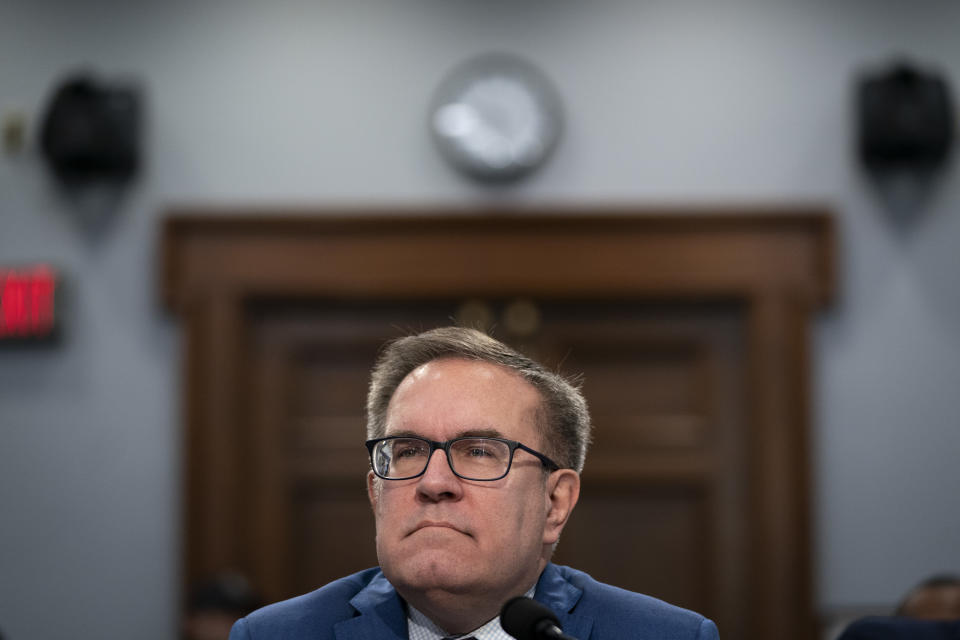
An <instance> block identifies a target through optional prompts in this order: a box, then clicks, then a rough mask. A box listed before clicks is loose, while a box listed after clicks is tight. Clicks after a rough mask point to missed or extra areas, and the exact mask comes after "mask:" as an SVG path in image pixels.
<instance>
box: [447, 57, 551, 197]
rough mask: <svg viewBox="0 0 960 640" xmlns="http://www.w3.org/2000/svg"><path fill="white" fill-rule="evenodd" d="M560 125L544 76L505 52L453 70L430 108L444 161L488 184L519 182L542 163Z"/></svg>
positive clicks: (533, 67) (525, 62) (476, 59)
mask: <svg viewBox="0 0 960 640" xmlns="http://www.w3.org/2000/svg"><path fill="white" fill-rule="evenodd" d="M562 120H563V115H562V108H561V105H560V98H559V96H558V94H557V91H556V90H555V89H554V88H553V85H552V84H551V83H550V81H549V80H548V79H547V77H546V76H545V75H544V74H543V72H541V71H540V70H539V69H537V68H536V67H535V66H534V65H532V64H531V63H529V62H527V61H526V60H523V59H522V58H519V57H517V56H513V55H510V54H505V53H492V54H485V55H482V56H479V57H476V58H472V59H470V60H467V61H466V62H464V63H462V64H460V65H459V66H457V67H456V68H454V69H453V71H451V72H450V74H449V75H448V76H447V77H446V78H444V80H443V81H442V82H441V84H440V86H439V88H438V89H437V92H436V95H435V96H434V99H433V103H432V106H431V109H430V129H431V131H432V133H433V138H434V140H435V141H436V143H437V145H438V147H439V148H440V151H441V153H442V154H443V156H444V157H445V158H446V159H447V160H449V161H450V162H451V163H452V164H453V166H455V167H456V168H457V169H459V170H460V171H462V172H464V173H466V174H467V175H469V176H472V177H474V178H479V179H482V180H490V181H505V180H512V179H515V178H519V177H520V176H523V175H525V174H527V173H529V172H531V171H532V170H533V169H535V168H537V167H539V166H540V165H541V164H543V162H544V161H545V160H546V159H547V158H548V157H549V155H550V153H551V152H552V151H553V149H554V147H555V146H556V143H557V139H558V138H559V136H560V130H561V127H562Z"/></svg>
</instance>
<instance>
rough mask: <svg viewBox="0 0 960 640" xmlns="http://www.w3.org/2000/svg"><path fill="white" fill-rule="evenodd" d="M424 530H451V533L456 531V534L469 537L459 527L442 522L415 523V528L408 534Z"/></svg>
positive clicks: (425, 521)
mask: <svg viewBox="0 0 960 640" xmlns="http://www.w3.org/2000/svg"><path fill="white" fill-rule="evenodd" d="M424 529H451V530H453V531H456V532H457V533H462V534H464V535H470V534H468V533H467V532H466V531H464V530H463V529H461V528H460V527H457V526H455V525H453V524H452V523H450V522H446V521H444V520H423V521H421V522H419V523H417V526H415V527H414V528H413V530H412V531H411V532H410V533H411V534H412V533H416V532H417V531H422V530H424Z"/></svg>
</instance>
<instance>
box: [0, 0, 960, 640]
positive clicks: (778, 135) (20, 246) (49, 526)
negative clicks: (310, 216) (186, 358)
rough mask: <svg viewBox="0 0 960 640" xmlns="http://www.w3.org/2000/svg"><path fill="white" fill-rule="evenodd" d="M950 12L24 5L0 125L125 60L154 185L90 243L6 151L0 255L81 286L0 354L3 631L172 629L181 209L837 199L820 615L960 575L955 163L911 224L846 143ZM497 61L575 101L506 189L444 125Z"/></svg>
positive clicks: (468, 4) (917, 8)
mask: <svg viewBox="0 0 960 640" xmlns="http://www.w3.org/2000/svg"><path fill="white" fill-rule="evenodd" d="M958 25H960V4H957V3H956V2H953V1H951V0H942V1H924V2H918V3H901V2H893V1H892V0H890V1H878V0H870V1H868V0H858V1H852V2H846V3H829V2H823V1H820V2H805V3H802V2H790V3H786V2H763V1H761V0H730V1H727V2H709V1H707V0H691V1H672V2H668V1H666V0H661V1H659V2H652V1H650V2H644V1H641V0H597V1H595V2H589V3H588V2H573V1H571V0H483V1H480V0H405V1H399V2H398V1H395V0H394V1H388V0H337V1H334V0H329V1H323V0H311V1H309V2H308V1H307V0H275V1H273V2H267V1H265V0H257V1H253V0H250V1H246V2H226V1H205V2H203V1H196V2H187V1H186V0H176V1H173V2H167V3H148V2H146V1H138V0H128V1H126V2H121V1H119V0H113V1H110V0H98V1H95V0H87V1H75V2H70V1H67V0H59V1H58V0H4V2H3V3H2V4H0V114H2V112H4V111H7V110H9V109H11V108H16V107H19V108H23V109H25V110H27V112H28V114H29V115H31V116H32V118H33V120H32V123H33V125H34V126H35V125H36V120H37V119H38V118H39V115H40V108H41V106H42V105H43V104H44V101H45V99H46V96H47V93H48V91H49V90H50V87H51V86H52V84H53V82H54V80H55V79H56V78H57V77H58V76H59V75H60V74H61V73H62V72H64V71H65V70H68V69H71V68H74V67H76V66H77V65H80V64H89V65H92V66H93V68H95V69H97V70H99V71H101V72H103V73H105V74H107V75H111V74H133V75H135V76H137V77H139V78H140V80H141V81H142V83H143V85H144V87H145V89H146V92H147V95H148V97H149V122H150V126H149V135H148V138H149V144H148V147H147V162H146V167H145V170H144V173H143V175H142V177H141V178H140V180H139V181H138V182H137V184H136V187H135V188H134V189H133V190H132V191H131V192H130V193H128V194H127V197H126V198H125V200H124V201H123V203H122V207H121V210H120V213H119V215H118V217H117V219H116V221H115V222H114V224H112V225H111V226H110V227H109V228H107V229H106V230H105V231H103V232H100V233H91V232H87V231H84V230H83V229H82V226H81V225H79V224H77V222H76V220H75V218H76V216H77V212H76V205H74V204H71V203H70V202H69V201H68V200H66V199H65V198H64V197H63V196H62V195H61V194H59V193H58V192H57V191H55V190H54V189H53V188H52V187H51V184H50V181H49V179H48V177H47V175H46V173H45V171H44V170H43V168H42V166H41V164H40V160H39V158H38V155H37V153H36V150H35V149H34V148H30V149H28V150H27V151H25V152H24V153H22V154H19V155H8V154H0V263H2V264H11V263H20V262H34V261H41V260H51V261H53V262H55V263H56V264H58V265H60V266H61V267H62V268H63V269H64V270H65V272H66V273H67V275H68V277H69V279H70V289H71V291H70V298H71V300H70V302H71V304H70V305H69V309H68V314H67V319H66V320H67V335H66V336H65V340H64V342H63V344H61V345H60V346H58V347H55V348H31V349H19V350H13V351H10V350H4V351H0V629H3V630H4V632H5V633H6V634H7V636H9V638H12V639H13V640H20V639H26V638H30V639H32V638H67V637H71V638H91V639H93V638H97V639H100V638H124V637H137V638H141V639H144V640H151V639H156V640H161V639H168V638H171V637H173V636H174V635H175V623H174V620H173V618H174V611H175V605H176V601H177V594H176V585H177V573H176V567H177V566H178V558H179V549H178V544H179V542H178V541H179V531H180V529H179V520H178V519H179V513H178V495H179V493H178V492H179V484H178V483H179V477H180V467H179V464H180V462H179V460H180V453H179V452H180V449H179V445H180V442H179V431H178V425H179V413H178V411H179V410H178V406H179V382H178V376H179V371H180V370H179V366H180V365H179V357H178V356H179V344H178V337H177V332H176V327H175V324H174V322H173V321H172V319H171V318H170V317H169V316H168V315H167V314H166V313H165V312H163V311H162V310H161V309H160V307H159V302H158V300H157V297H158V296H157V290H156V282H157V281H156V274H155V271H154V266H155V256H154V252H155V250H156V247H157V240H158V237H157V229H158V222H159V220H160V218H161V216H162V213H163V211H164V210H165V208H166V207H168V206H169V205H170V204H174V203H176V204H184V203H191V204H195V203H197V204H211V205H224V204H227V205H229V204H250V203H268V204H278V205H291V204H299V205H307V206H329V205H334V204H337V203H363V204H368V203H380V204H384V205H393V204H404V203H406V204H410V203H415V204H424V203H427V204H429V203H450V202H455V203H477V202H486V201H511V202H543V201H549V202H567V203H604V202H616V203H637V204H640V205H650V204H656V203H664V202H666V203H682V204H697V203H703V204H715V203H718V202H720V203H723V202H736V203H740V202H754V201H756V202H764V203H779V202H786V203H790V202H798V201H803V202H806V201H816V202H826V203H828V204H830V205H832V206H833V207H834V209H835V210H836V212H837V214H838V227H839V232H840V264H839V273H840V298H839V302H838V304H837V305H836V306H835V307H834V308H833V309H831V310H829V311H828V312H826V313H825V314H824V315H823V316H822V317H821V319H820V321H819V322H818V325H817V327H816V330H815V336H814V338H815V344H816V354H815V360H814V363H813V374H814V376H815V384H814V396H815V397H814V398H813V401H814V418H815V424H814V445H815V446H814V454H815V458H814V479H815V487H814V489H815V493H814V495H815V499H816V504H815V517H816V523H815V541H816V553H815V557H816V560H817V569H816V572H817V573H816V575H817V585H818V590H817V595H816V600H817V603H818V605H819V606H820V607H821V608H822V609H823V610H830V609H833V608H837V607H844V606H857V605H884V604H890V603H893V602H894V601H895V600H896V599H897V598H898V596H899V595H900V594H901V593H902V592H903V591H904V590H905V589H906V588H907V587H908V586H909V585H910V584H912V583H913V582H914V581H916V580H918V579H919V578H921V577H922V576H924V575H925V574H927V573H930V572H932V571H935V570H943V569H954V570H958V569H960V544H958V542H960V508H958V507H960V504H958V503H960V500H958V499H957V498H956V487H957V486H960V465H958V464H957V463H956V457H957V452H958V451H960V425H958V419H957V386H958V385H957V380H958V378H960V287H958V286H957V282H956V280H957V277H958V276H960V257H958V256H960V252H958V251H957V248H956V244H957V238H958V237H960V211H958V209H960V180H958V169H957V168H956V165H954V167H952V168H951V169H949V170H948V172H947V173H946V175H945V176H944V179H943V180H942V181H941V184H940V185H939V189H938V190H937V192H936V193H935V194H934V197H933V199H932V202H931V204H930V205H929V207H928V209H927V211H926V212H925V213H924V214H923V215H922V216H920V217H918V219H916V220H915V221H914V223H913V224H910V225H896V224H893V223H891V222H889V220H888V218H887V217H885V215H884V213H883V211H882V209H881V207H880V206H879V204H878V199H877V197H876V195H875V193H874V192H873V191H872V190H871V188H870V186H869V185H868V184H867V183H866V181H865V180H864V179H863V177H862V175H861V174H860V172H859V171H858V169H857V167H856V163H855V162H854V160H853V158H852V152H851V140H852V125H851V122H852V121H851V114H850V100H851V82H852V77H853V74H854V73H855V71H857V70H858V69H859V68H861V66H862V65H864V64H865V63H876V62H883V61H885V60H887V59H888V58H889V56H891V55H892V54H894V53H898V52H903V53H906V54H910V55H912V56H915V57H916V58H918V59H920V60H923V61H930V62H934V63H937V64H938V65H939V66H940V68H941V69H942V70H943V71H944V72H945V73H946V74H947V76H948V77H949V79H950V80H951V82H952V83H953V86H954V87H958V86H960V37H957V28H958ZM496 49H505V50H509V51H513V52H516V53H519V54H522V55H524V56H526V57H528V58H529V59H531V60H532V61H534V62H535V63H537V64H539V65H540V66H541V67H542V68H543V69H544V70H545V71H546V72H547V73H548V74H549V75H550V76H552V78H553V79H554V81H555V83H556V84H557V86H558V88H559V90H560V92H561V93H562V95H563V97H564V100H565V104H566V108H567V117H568V122H567V129H566V132H565V138H564V140H563V141H562V142H561V145H560V147H559V148H558V151H557V154H556V156H555V158H554V159H553V160H552V161H551V162H550V164H549V165H548V166H546V167H545V168H544V169H543V170H542V171H541V172H540V173H538V174H536V175H534V176H533V177H532V178H531V179H529V180H528V181H526V182H523V183H521V184H519V185H516V186H514V187H509V188H505V189H496V190H493V191H487V190H485V189H482V188H479V187H477V186H474V185H471V184H469V183H467V182H465V181H464V180H462V179H460V178H459V177H458V176H457V175H455V174H454V173H452V172H451V171H450V170H449V169H448V168H447V167H446V166H445V165H444V164H443V163H442V161H441V160H440V159H439V158H438V156H437V154H436V153H435V152H434V149H433V148H432V147H431V143H430V140H429V137H428V136H427V134H426V131H425V118H426V106H427V103H428V101H429V98H430V93H431V91H432V89H433V88H434V87H435V86H436V84H437V82H438V81H439V79H440V77H441V76H442V74H443V73H444V72H445V71H446V70H447V69H449V68H450V67H451V66H452V65H453V64H455V63H457V62H459V61H461V60H463V59H464V58H466V57H468V56H470V55H472V54H475V53H479V52H484V51H489V50H496Z"/></svg>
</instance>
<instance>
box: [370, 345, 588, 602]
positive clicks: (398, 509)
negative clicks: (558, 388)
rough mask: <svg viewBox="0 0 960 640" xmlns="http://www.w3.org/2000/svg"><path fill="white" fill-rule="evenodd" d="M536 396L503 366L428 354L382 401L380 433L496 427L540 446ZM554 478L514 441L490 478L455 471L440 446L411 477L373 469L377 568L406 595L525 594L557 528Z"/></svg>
mask: <svg viewBox="0 0 960 640" xmlns="http://www.w3.org/2000/svg"><path fill="white" fill-rule="evenodd" d="M539 404H540V396H539V394H538V393H537V391H536V390H535V389H534V388H533V386H531V385H530V384H529V383H528V382H526V381H525V380H523V379H522V378H520V377H519V376H517V375H515V374H514V373H512V372H510V371H509V370H507V369H504V368H501V367H498V366H496V365H492V364H489V363H484V362H475V361H469V360H462V359H453V358H447V359H441V360H434V361H432V362H429V363H427V364H425V365H423V366H421V367H419V368H418V369H415V370H414V371H413V372H411V373H410V374H409V375H408V376H407V377H406V378H405V379H404V380H403V382H402V383H401V384H400V386H399V387H398V388H397V390H396V392H395V393H394V396H393V398H392V399H391V401H390V406H389V408H388V410H387V423H386V435H417V436H422V437H424V438H429V439H431V440H438V441H444V440H450V439H452V438H456V437H458V436H464V435H480V436H499V437H503V438H508V439H511V440H518V441H520V442H522V443H523V444H525V445H527V446H529V447H531V448H533V449H536V450H538V451H543V448H544V447H543V442H542V440H541V438H540V435H539V430H538V429H537V426H536V422H535V419H536V410H537V407H538V406H539ZM560 473H563V472H560ZM566 473H568V474H572V473H573V472H570V471H567V472H566ZM551 484H553V483H552V482H551V481H550V480H549V479H548V480H545V477H544V473H543V470H542V466H541V464H540V462H539V461H538V460H537V459H536V458H535V457H534V456H532V455H530V454H529V453H527V452H525V451H521V450H517V452H516V453H515V454H514V459H513V466H512V468H511V469H510V473H508V474H507V475H506V477H504V478H501V479H500V480H496V481H493V482H476V481H469V480H462V479H460V478H458V477H457V476H455V475H454V474H453V472H452V471H451V470H450V466H449V464H448V463H447V459H446V456H445V454H444V452H443V451H434V452H433V457H432V458H431V459H430V462H429V465H428V467H427V470H426V472H425V473H424V475H422V476H420V477H418V478H413V479H410V480H381V479H377V478H375V477H373V474H372V472H371V473H370V475H369V476H368V485H369V492H370V500H371V502H372V504H373V508H374V515H375V516H376V523H377V555H378V557H379V560H380V566H381V568H382V569H383V572H384V574H385V575H386V576H387V579H388V580H390V582H391V583H392V584H393V585H394V587H396V588H397V590H398V591H399V592H400V593H401V595H405V597H409V596H408V595H406V594H408V593H414V592H416V593H419V594H430V593H433V592H437V593H445V594H464V595H467V594H476V593H489V594H497V595H500V594H503V595H505V596H509V595H519V594H521V593H523V592H524V591H525V590H526V589H527V588H528V587H530V586H531V585H532V584H533V582H534V581H535V580H536V578H537V576H538V575H539V573H540V571H541V570H542V569H543V566H544V565H545V564H546V561H547V558H548V557H549V549H550V546H551V545H552V544H553V543H554V542H556V540H557V538H558V537H559V534H560V529H562V527H563V522H560V523H559V524H558V523H557V522H555V520H556V518H555V516H551V515H550V514H551V499H550V486H551ZM577 486H579V484H578V485H577ZM575 499H576V498H574V501H575ZM554 511H555V509H554ZM562 520H565V515H564V517H563V518H562Z"/></svg>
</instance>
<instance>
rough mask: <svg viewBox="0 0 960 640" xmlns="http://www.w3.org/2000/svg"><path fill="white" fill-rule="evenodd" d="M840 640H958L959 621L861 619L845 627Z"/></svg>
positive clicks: (959, 633)
mask: <svg viewBox="0 0 960 640" xmlns="http://www.w3.org/2000/svg"><path fill="white" fill-rule="evenodd" d="M840 640H960V620H955V621H950V622H941V621H937V620H913V619H910V618H883V617H879V616H877V617H871V618H862V619H860V620H857V621H856V622H854V623H853V624H851V625H850V626H849V627H847V629H846V630H845V631H844V632H843V634H842V635H841V636H840Z"/></svg>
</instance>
